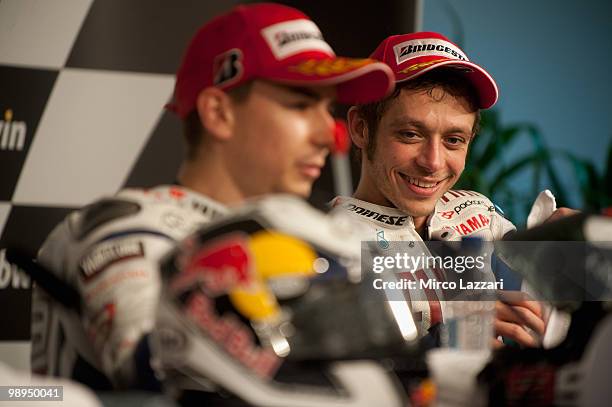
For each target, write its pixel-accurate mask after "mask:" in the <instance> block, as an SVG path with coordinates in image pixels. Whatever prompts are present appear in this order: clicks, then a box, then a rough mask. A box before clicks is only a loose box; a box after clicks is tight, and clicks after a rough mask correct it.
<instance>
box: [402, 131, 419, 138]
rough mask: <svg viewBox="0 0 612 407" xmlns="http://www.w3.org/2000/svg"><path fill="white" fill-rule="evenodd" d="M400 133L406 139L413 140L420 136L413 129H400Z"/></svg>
mask: <svg viewBox="0 0 612 407" xmlns="http://www.w3.org/2000/svg"><path fill="white" fill-rule="evenodd" d="M399 134H400V137H401V138H402V139H404V140H412V139H416V138H418V137H419V135H418V134H417V133H415V132H413V131H400V132H399Z"/></svg>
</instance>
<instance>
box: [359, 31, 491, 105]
mask: <svg viewBox="0 0 612 407" xmlns="http://www.w3.org/2000/svg"><path fill="white" fill-rule="evenodd" d="M370 58H374V59H377V60H379V61H382V62H385V63H386V64H387V65H389V66H390V67H391V69H392V70H393V72H394V73H395V81H396V82H403V81H407V80H410V79H413V78H416V77H417V76H419V75H422V74H424V73H425V72H429V71H431V70H433V69H436V68H440V67H442V66H453V67H458V68H460V69H461V70H462V71H463V72H464V73H465V76H466V77H467V78H468V79H469V80H470V82H471V83H472V84H473V85H474V88H475V89H476V91H477V93H478V96H479V101H480V106H479V107H480V108H481V109H488V108H490V107H491V106H493V105H494V104H495V102H497V98H498V94H499V92H498V90H497V84H496V83H495V81H494V80H493V78H492V77H491V75H489V74H488V73H487V71H485V70H484V69H483V68H482V67H480V66H478V65H476V64H475V63H473V62H470V60H469V59H468V57H467V55H465V53H464V52H463V51H462V50H461V48H459V47H458V46H457V45H455V44H453V43H452V42H450V41H449V40H448V38H446V37H445V36H443V35H441V34H438V33H434V32H417V33H411V34H404V35H393V36H391V37H388V38H387V39H385V40H384V41H383V42H381V43H380V45H379V46H378V47H377V48H376V50H375V51H374V52H373V53H372V55H370Z"/></svg>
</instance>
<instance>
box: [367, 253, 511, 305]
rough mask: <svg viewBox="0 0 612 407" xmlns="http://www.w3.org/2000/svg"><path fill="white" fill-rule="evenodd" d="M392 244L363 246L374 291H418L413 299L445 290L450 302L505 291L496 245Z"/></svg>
mask: <svg viewBox="0 0 612 407" xmlns="http://www.w3.org/2000/svg"><path fill="white" fill-rule="evenodd" d="M389 243H390V244H389V246H388V248H387V249H385V250H380V247H379V245H377V244H376V242H363V244H362V272H364V273H368V274H370V275H371V278H369V280H370V281H371V286H372V288H373V289H374V290H385V291H393V290H397V291H399V292H405V291H408V292H409V294H410V291H412V290H414V295H410V296H411V297H418V296H419V295H422V293H423V292H425V293H426V294H427V292H430V291H431V292H433V291H444V292H445V293H446V294H445V297H446V298H447V299H453V298H456V299H462V300H465V299H469V298H473V299H479V298H481V297H482V295H481V294H486V293H490V292H491V291H492V290H503V289H504V280H503V278H502V279H499V280H496V278H495V276H494V274H493V272H492V271H491V257H492V255H491V254H492V246H490V245H486V244H484V242H470V243H467V244H466V243H462V242H444V243H443V242H389ZM372 274H373V275H372ZM419 293H421V294H419ZM401 296H402V297H403V294H402V295H401ZM398 299H401V298H399V297H398Z"/></svg>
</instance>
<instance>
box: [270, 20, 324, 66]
mask: <svg viewBox="0 0 612 407" xmlns="http://www.w3.org/2000/svg"><path fill="white" fill-rule="evenodd" d="M261 35H262V36H263V38H264V39H265V41H266V43H267V44H268V46H269V47H270V50H271V51H272V54H274V57H275V58H276V59H277V60H281V59H284V58H287V57H290V56H291V55H295V54H299V53H300V52H306V51H323V52H325V53H327V54H329V55H330V56H333V55H334V51H333V50H332V49H331V47H330V46H329V45H328V44H327V43H326V42H325V41H323V35H322V34H321V31H320V30H319V28H318V27H317V26H316V24H315V23H313V22H312V21H310V20H304V19H302V20H292V21H285V22H283V23H278V24H274V25H271V26H269V27H266V28H264V29H263V30H261Z"/></svg>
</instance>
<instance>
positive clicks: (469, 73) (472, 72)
mask: <svg viewBox="0 0 612 407" xmlns="http://www.w3.org/2000/svg"><path fill="white" fill-rule="evenodd" d="M442 66H456V67H459V68H463V69H464V72H463V73H464V75H465V76H466V78H467V79H468V80H469V81H470V82H471V83H472V84H473V85H474V88H475V89H476V91H477V93H478V97H479V106H478V107H479V108H480V109H488V108H490V107H492V106H493V105H495V103H496V102H497V99H498V97H499V91H498V89H497V84H496V83H495V80H494V79H493V78H492V77H491V75H489V74H488V73H487V71H485V70H484V69H482V68H481V67H479V66H478V65H476V64H474V63H472V62H469V61H460V60H456V59H445V60H441V61H439V62H435V63H432V64H431V65H428V66H426V67H424V68H422V69H417V70H414V71H411V72H408V73H398V74H397V75H396V81H397V82H398V83H399V82H404V81H407V80H410V79H414V78H416V77H418V76H420V75H422V74H424V73H425V72H429V71H432V70H434V69H437V68H440V67H442ZM466 68H467V69H466Z"/></svg>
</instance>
